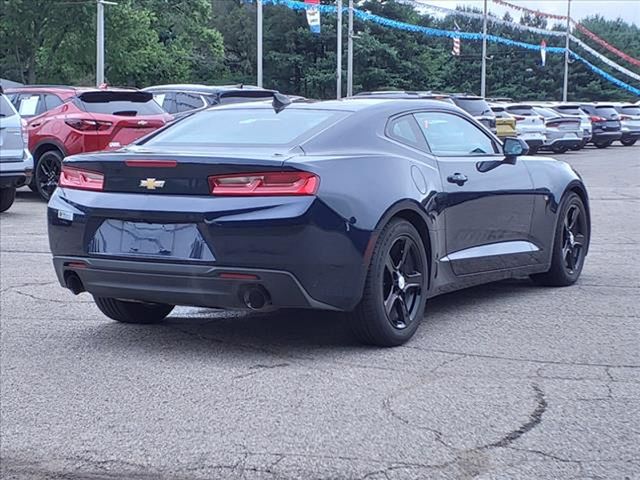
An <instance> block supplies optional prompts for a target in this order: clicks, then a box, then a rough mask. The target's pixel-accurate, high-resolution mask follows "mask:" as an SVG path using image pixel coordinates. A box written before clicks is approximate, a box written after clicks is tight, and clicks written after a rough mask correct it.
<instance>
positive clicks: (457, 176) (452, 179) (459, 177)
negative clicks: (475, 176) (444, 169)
mask: <svg viewBox="0 0 640 480" xmlns="http://www.w3.org/2000/svg"><path fill="white" fill-rule="evenodd" d="M467 180H469V179H468V178H467V176H466V175H463V174H461V173H454V174H453V175H449V176H448V177H447V182H449V183H455V184H457V185H458V186H459V187H461V186H462V185H464V183H465V182H466V181H467Z"/></svg>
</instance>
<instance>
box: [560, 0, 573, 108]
mask: <svg viewBox="0 0 640 480" xmlns="http://www.w3.org/2000/svg"><path fill="white" fill-rule="evenodd" d="M570 30H571V0H567V37H566V41H565V46H564V84H563V86H562V101H563V102H566V101H567V93H568V90H569V32H570Z"/></svg>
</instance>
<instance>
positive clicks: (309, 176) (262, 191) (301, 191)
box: [209, 172, 320, 196]
mask: <svg viewBox="0 0 640 480" xmlns="http://www.w3.org/2000/svg"><path fill="white" fill-rule="evenodd" d="M319 185H320V177H318V176H317V175H314V174H313V173H309V172H266V173H243V174H235V175H213V176H211V177H209V187H210V189H211V194H212V195H218V196H268V195H314V194H315V193H316V192H317V191H318V186H319Z"/></svg>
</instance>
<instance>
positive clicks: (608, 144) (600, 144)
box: [594, 142, 613, 148]
mask: <svg viewBox="0 0 640 480" xmlns="http://www.w3.org/2000/svg"><path fill="white" fill-rule="evenodd" d="M612 143H613V142H595V143H594V145H595V146H596V147H598V148H607V147H609V146H611V144H612Z"/></svg>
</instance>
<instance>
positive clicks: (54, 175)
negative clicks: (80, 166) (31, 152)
mask: <svg viewBox="0 0 640 480" xmlns="http://www.w3.org/2000/svg"><path fill="white" fill-rule="evenodd" d="M61 168H62V153H60V151H58V150H47V151H46V152H44V153H43V154H42V155H40V157H39V158H38V161H37V163H36V166H35V172H34V181H35V187H36V191H37V193H38V195H40V198H42V199H43V200H45V201H48V200H49V198H51V195H52V194H53V191H54V190H55V189H56V187H57V186H58V179H59V178H60V169H61Z"/></svg>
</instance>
